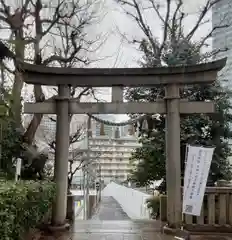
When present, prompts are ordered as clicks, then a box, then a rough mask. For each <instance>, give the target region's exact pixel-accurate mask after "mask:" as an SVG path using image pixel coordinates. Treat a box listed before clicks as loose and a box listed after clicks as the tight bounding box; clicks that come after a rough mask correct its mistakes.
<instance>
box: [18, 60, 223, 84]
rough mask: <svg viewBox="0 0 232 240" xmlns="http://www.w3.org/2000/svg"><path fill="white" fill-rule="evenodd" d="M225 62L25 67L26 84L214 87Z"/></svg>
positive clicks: (24, 65) (23, 66)
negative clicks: (106, 66)
mask: <svg viewBox="0 0 232 240" xmlns="http://www.w3.org/2000/svg"><path fill="white" fill-rule="evenodd" d="M225 64H226V58H223V59H220V60H217V61H213V62H209V63H204V64H197V65H188V66H176V67H156V68H58V67H45V66H42V65H32V64H27V63H24V64H22V66H21V69H22V74H23V76H24V81H25V82H26V83H29V84H41V85H49V86H56V85H72V86H80V87H112V86H128V87H136V86H144V87H149V86H150V87H151V86H154V85H166V84H173V83H174V84H195V83H212V82H214V81H215V79H216V77H217V72H218V71H220V70H221V69H222V68H223V67H224V66H225Z"/></svg>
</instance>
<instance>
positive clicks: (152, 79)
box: [21, 59, 226, 228]
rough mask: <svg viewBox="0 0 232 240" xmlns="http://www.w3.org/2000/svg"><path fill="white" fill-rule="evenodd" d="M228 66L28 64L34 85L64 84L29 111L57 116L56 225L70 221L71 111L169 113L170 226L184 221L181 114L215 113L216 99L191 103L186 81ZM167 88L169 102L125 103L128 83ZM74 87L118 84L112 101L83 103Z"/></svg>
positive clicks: (203, 80) (209, 78) (206, 79)
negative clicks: (182, 91)
mask: <svg viewBox="0 0 232 240" xmlns="http://www.w3.org/2000/svg"><path fill="white" fill-rule="evenodd" d="M225 64H226V59H221V60H218V61H215V62H211V63H205V64H199V65H192V66H177V67H159V68H115V69H114V68H113V69H108V68H107V69H105V68H100V69H99V68H98V69H96V68H92V69H91V68H87V69H73V68H54V67H44V66H36V65H31V64H24V65H23V66H22V67H21V69H23V71H22V74H23V77H24V81H25V82H26V83H28V84H41V85H47V86H58V88H59V94H58V98H56V100H55V101H54V100H51V101H50V102H43V103H25V106H24V112H25V113H30V114H31V113H42V114H57V134H56V142H57V144H56V155H55V181H56V185H57V196H56V201H55V205H54V208H53V219H52V223H53V225H55V226H60V225H62V224H64V223H65V217H66V198H67V176H68V149H69V144H68V143H69V123H68V116H69V114H83V113H90V114H98V113H102V114H128V113H131V114H135V113H139V114H140V113H147V114H154V113H160V114H166V115H167V118H166V155H167V159H166V178H167V213H168V216H167V217H168V224H169V226H170V227H173V228H179V227H180V225H181V213H182V209H181V202H182V197H181V167H180V164H181V163H180V114H196V113H213V112H214V104H213V103H212V102H190V101H186V100H183V99H182V100H181V99H180V95H179V88H180V87H181V86H182V85H191V84H209V83H213V82H214V81H215V80H216V78H217V73H218V71H220V70H221V69H222V68H223V67H224V66H225ZM157 85H161V86H165V89H166V94H165V99H164V100H159V101H156V102H152V103H146V102H145V103H144V102H123V87H153V86H157ZM69 86H74V87H112V90H113V91H112V102H111V103H79V102H75V101H73V100H71V99H69Z"/></svg>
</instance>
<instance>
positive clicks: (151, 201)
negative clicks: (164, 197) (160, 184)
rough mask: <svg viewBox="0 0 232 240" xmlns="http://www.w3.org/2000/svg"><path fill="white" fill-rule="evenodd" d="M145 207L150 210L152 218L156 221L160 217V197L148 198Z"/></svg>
mask: <svg viewBox="0 0 232 240" xmlns="http://www.w3.org/2000/svg"><path fill="white" fill-rule="evenodd" d="M147 207H148V209H150V210H151V216H152V218H155V219H158V218H159V216H160V196H152V197H150V198H148V199H147Z"/></svg>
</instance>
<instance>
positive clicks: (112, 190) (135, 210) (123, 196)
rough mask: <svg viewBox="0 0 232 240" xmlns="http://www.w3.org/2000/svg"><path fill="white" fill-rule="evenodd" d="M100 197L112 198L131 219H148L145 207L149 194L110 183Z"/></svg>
mask: <svg viewBox="0 0 232 240" xmlns="http://www.w3.org/2000/svg"><path fill="white" fill-rule="evenodd" d="M102 196H103V197H104V196H111V197H113V198H114V199H115V200H116V201H117V202H118V203H119V204H120V205H121V207H122V209H123V211H124V212H125V213H126V214H127V215H128V216H129V217H130V218H131V219H150V211H149V210H148V209H147V207H146V200H147V199H148V198H149V197H151V195H149V194H146V193H143V192H140V191H137V190H135V189H133V188H128V187H125V186H122V185H119V184H116V183H114V182H111V183H109V184H108V185H107V186H106V187H105V188H104V189H103V191H102Z"/></svg>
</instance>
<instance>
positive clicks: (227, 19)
mask: <svg viewBox="0 0 232 240" xmlns="http://www.w3.org/2000/svg"><path fill="white" fill-rule="evenodd" d="M219 26H221V27H219ZM223 26H226V27H223ZM212 28H213V29H215V30H214V32H213V36H212V37H213V39H212V47H213V50H214V51H216V52H217V51H219V53H218V54H217V55H216V58H217V59H220V58H224V57H227V63H226V66H225V67H224V68H223V69H222V71H221V72H220V74H219V79H220V80H221V84H222V85H224V86H226V87H229V88H230V89H232V1H231V0H221V1H218V2H217V3H216V4H215V5H214V7H213V9H212ZM231 102H232V99H231ZM231 127H232V126H231ZM229 144H230V146H231V148H232V141H229ZM230 161H231V163H232V157H230Z"/></svg>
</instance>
